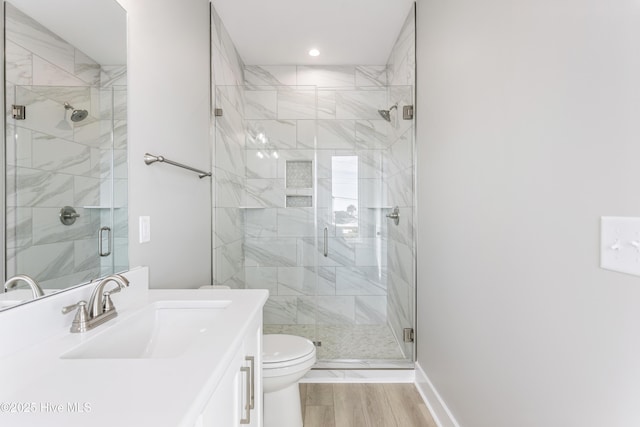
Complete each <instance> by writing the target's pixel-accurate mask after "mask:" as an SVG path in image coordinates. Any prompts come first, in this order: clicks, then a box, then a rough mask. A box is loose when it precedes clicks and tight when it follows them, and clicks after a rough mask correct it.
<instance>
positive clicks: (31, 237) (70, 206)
mask: <svg viewBox="0 0 640 427" xmlns="http://www.w3.org/2000/svg"><path fill="white" fill-rule="evenodd" d="M125 101H126V88H125V87H117V86H113V87H109V88H102V89H101V88H97V87H90V86H83V87H81V86H73V87H61V86H15V87H14V95H13V99H12V100H9V103H10V104H13V105H19V106H24V109H25V112H26V114H25V116H24V118H14V119H11V118H9V119H8V121H7V139H6V141H7V146H6V151H7V166H6V168H7V170H6V172H7V181H6V189H7V194H6V198H7V199H6V203H7V215H6V228H7V260H6V268H7V270H6V271H7V277H10V276H13V275H15V274H27V275H29V276H32V277H34V278H35V279H36V280H37V281H38V282H39V284H40V285H41V286H42V287H43V288H44V289H61V288H64V287H66V286H68V285H69V284H74V283H82V282H84V281H86V280H90V279H95V278H97V277H99V276H104V275H106V274H110V273H113V272H116V271H122V270H124V269H126V268H128V261H127V260H128V255H127V226H126V223H127V221H126V218H127V193H126V188H127V156H126V152H127V149H126V144H127V141H126V111H125V108H124V105H126V104H124V103H125ZM63 208H64V209H66V212H67V214H66V218H63V217H62V215H63V214H62V213H61V210H62V209H63Z"/></svg>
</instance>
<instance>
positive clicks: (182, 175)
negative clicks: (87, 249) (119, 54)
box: [118, 0, 211, 288]
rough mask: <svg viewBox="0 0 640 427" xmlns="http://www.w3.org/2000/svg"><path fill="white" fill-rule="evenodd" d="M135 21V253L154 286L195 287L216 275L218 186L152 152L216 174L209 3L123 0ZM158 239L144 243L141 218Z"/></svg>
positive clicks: (133, 259)
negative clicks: (151, 159) (151, 160)
mask: <svg viewBox="0 0 640 427" xmlns="http://www.w3.org/2000/svg"><path fill="white" fill-rule="evenodd" d="M118 1H119V2H120V3H121V4H122V5H123V7H124V8H125V9H126V10H127V12H128V18H129V52H128V76H129V85H130V89H131V90H130V92H129V123H130V124H129V142H130V145H129V172H130V187H129V203H130V204H129V206H130V211H129V245H130V246H129V254H130V265H132V266H135V265H148V266H149V271H150V286H151V287H154V288H188V287H195V286H196V285H203V284H209V283H210V280H211V279H210V278H211V220H210V218H211V187H210V186H211V181H210V179H208V178H205V179H202V180H200V179H198V176H197V175H196V174H194V173H191V172H188V171H186V170H183V169H179V168H176V167H173V166H170V165H167V164H157V163H156V164H154V165H151V166H146V165H145V164H144V162H143V156H144V153H145V152H150V153H152V154H155V155H163V156H165V157H167V158H168V159H171V160H174V161H177V162H180V163H185V164H187V165H191V166H193V167H196V168H199V169H204V170H210V168H211V166H210V161H209V159H210V148H209V147H210V145H209V144H210V137H209V111H210V110H209V108H210V106H209V104H210V103H209V80H210V79H209V56H210V55H209V2H208V1H207V0H190V1H188V2H180V1H175V0H118ZM141 215H148V216H150V217H151V241H150V242H149V243H144V244H140V243H139V242H138V217H139V216H141Z"/></svg>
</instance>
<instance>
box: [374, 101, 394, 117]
mask: <svg viewBox="0 0 640 427" xmlns="http://www.w3.org/2000/svg"><path fill="white" fill-rule="evenodd" d="M394 109H395V110H397V109H398V103H397V102H396V103H395V104H393V105H392V106H391V107H389V109H388V110H378V114H380V116H382V118H383V119H385V120H386V121H388V122H391V110H394Z"/></svg>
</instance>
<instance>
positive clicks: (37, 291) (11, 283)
mask: <svg viewBox="0 0 640 427" xmlns="http://www.w3.org/2000/svg"><path fill="white" fill-rule="evenodd" d="M18 282H25V283H26V284H27V285H29V287H30V288H31V292H33V299H36V298H38V297H41V296H43V295H44V292H42V288H41V287H40V286H39V285H38V284H37V283H36V281H35V280H33V279H32V278H31V277H29V276H27V275H26V274H19V275H17V276H13V277H11V278H10V279H9V280H7V281H6V282H5V284H4V291H5V292H8V291H9V289H13V288H15V287H16V286H18Z"/></svg>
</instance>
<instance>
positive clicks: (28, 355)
mask: <svg viewBox="0 0 640 427" xmlns="http://www.w3.org/2000/svg"><path fill="white" fill-rule="evenodd" d="M125 293H126V291H125V292H122V293H121V294H125ZM119 297H120V298H121V299H122V298H126V295H122V296H120V295H119ZM267 297H268V292H267V291H264V290H195V289H188V290H149V291H148V292H146V296H145V297H143V298H139V300H138V301H137V302H136V303H135V304H129V306H127V307H126V308H125V309H123V310H120V309H119V310H118V311H119V314H118V317H116V318H115V319H113V320H111V321H109V322H107V323H105V324H104V325H101V326H98V327H97V328H95V329H94V330H92V331H89V332H86V333H81V334H72V333H70V332H69V331H68V330H67V331H65V332H61V331H59V330H58V332H57V333H55V334H53V335H51V336H50V337H49V338H47V339H45V340H42V341H40V342H37V343H34V344H32V345H29V346H26V347H25V348H22V349H20V350H19V351H17V352H14V353H10V354H7V355H5V356H3V357H2V359H1V360H0V361H1V364H0V425H3V426H11V427H20V426H29V427H31V426H36V425H38V426H48V427H56V426H61V427H62V426H64V427H72V426H82V427H86V426H87V425H91V426H93V427H101V426H104V427H113V426H124V427H127V426H131V427H133V426H154V427H162V426H166V427H180V426H185V427H186V426H188V427H191V426H193V425H194V424H195V423H196V422H197V419H198V416H199V414H200V412H201V411H202V408H203V407H204V406H205V405H206V403H207V400H208V398H209V397H210V396H211V394H212V393H213V391H214V390H215V388H216V386H217V384H218V382H219V381H220V379H221V377H222V375H223V374H224V372H225V370H226V367H227V366H228V364H229V363H230V360H231V358H232V357H233V354H232V353H233V351H232V350H234V349H236V348H238V346H239V345H240V343H241V339H242V336H243V335H244V333H245V330H246V329H247V327H248V324H249V321H250V319H252V318H255V317H256V316H261V310H262V307H263V305H264V303H265V301H266V299H267ZM167 300H168V301H176V300H180V301H195V300H198V301H205V300H227V301H230V305H229V307H228V308H227V309H225V313H224V316H221V317H220V318H219V324H217V325H216V326H215V335H214V336H215V339H214V340H211V342H207V344H206V345H204V346H201V348H199V349H198V351H197V352H190V353H189V352H187V353H185V354H183V355H180V356H177V357H168V358H155V359H152V358H146V359H63V358H61V357H60V356H61V355H63V354H65V353H67V352H68V351H70V350H72V349H74V348H77V347H78V346H81V345H82V344H83V343H85V342H87V341H88V340H90V339H91V338H93V337H95V336H96V335H97V334H100V333H101V332H102V331H104V330H106V328H109V327H112V326H116V325H118V324H121V323H123V322H127V318H128V317H130V316H132V315H135V314H136V313H137V312H138V311H139V310H140V309H142V308H144V307H145V306H147V305H149V304H152V303H154V302H157V301H167ZM60 308H61V307H60ZM71 318H72V316H70V317H69V319H68V323H69V324H70V321H71ZM35 320H37V319H34V321H35ZM3 327H7V326H6V325H3Z"/></svg>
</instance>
